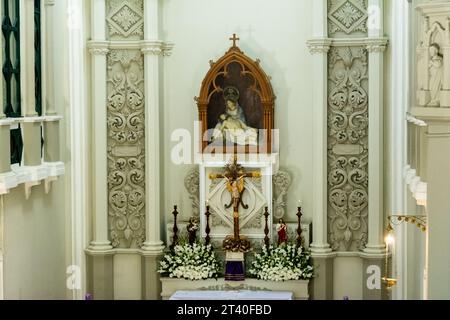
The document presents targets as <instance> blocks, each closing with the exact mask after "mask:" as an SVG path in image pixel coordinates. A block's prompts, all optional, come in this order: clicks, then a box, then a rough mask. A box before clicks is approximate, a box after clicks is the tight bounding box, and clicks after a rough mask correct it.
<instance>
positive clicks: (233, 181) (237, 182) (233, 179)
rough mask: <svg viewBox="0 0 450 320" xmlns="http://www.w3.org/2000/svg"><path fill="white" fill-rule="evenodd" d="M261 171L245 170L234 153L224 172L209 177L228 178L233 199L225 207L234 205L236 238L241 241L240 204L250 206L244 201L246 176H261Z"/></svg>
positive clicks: (245, 207) (245, 206)
mask: <svg viewBox="0 0 450 320" xmlns="http://www.w3.org/2000/svg"><path fill="white" fill-rule="evenodd" d="M260 177H261V173H260V172H257V171H255V172H245V171H244V168H243V167H242V166H241V165H240V164H238V163H237V155H234V157H233V161H232V162H230V163H229V164H227V165H226V166H225V173H224V174H215V173H211V174H210V175H209V178H210V179H211V180H214V179H226V180H227V189H228V191H229V192H230V194H231V201H230V203H229V204H225V208H226V209H229V208H231V206H233V221H234V226H233V227H234V240H235V241H239V240H240V236H239V206H240V205H242V207H243V208H244V209H247V208H248V206H247V205H246V204H245V203H244V202H243V201H242V194H243V193H244V191H245V182H244V178H260Z"/></svg>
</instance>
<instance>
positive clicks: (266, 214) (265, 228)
mask: <svg viewBox="0 0 450 320" xmlns="http://www.w3.org/2000/svg"><path fill="white" fill-rule="evenodd" d="M264 218H265V221H266V226H265V227H264V235H265V236H264V244H265V246H266V247H268V246H269V244H270V239H269V221H268V220H269V208H268V207H266V208H265V210H264Z"/></svg>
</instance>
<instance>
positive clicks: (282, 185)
mask: <svg viewBox="0 0 450 320" xmlns="http://www.w3.org/2000/svg"><path fill="white" fill-rule="evenodd" d="M272 183H273V191H274V192H273V217H274V218H275V219H276V220H278V219H280V218H283V217H284V215H285V214H286V207H287V205H286V196H287V192H288V190H289V187H290V186H291V183H292V177H291V175H290V174H289V173H288V172H286V171H282V170H279V171H278V172H277V174H275V175H274V176H273V178H272Z"/></svg>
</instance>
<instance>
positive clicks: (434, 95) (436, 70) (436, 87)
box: [428, 43, 443, 107]
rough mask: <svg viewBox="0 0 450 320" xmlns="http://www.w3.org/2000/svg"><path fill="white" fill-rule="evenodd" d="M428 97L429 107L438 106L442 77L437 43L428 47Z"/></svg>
mask: <svg viewBox="0 0 450 320" xmlns="http://www.w3.org/2000/svg"><path fill="white" fill-rule="evenodd" d="M429 71H430V95H431V102H430V103H429V104H428V106H429V107H439V106H440V93H441V90H442V77H443V57H442V54H441V53H440V47H439V45H438V44H437V43H433V44H432V45H431V46H430V63H429Z"/></svg>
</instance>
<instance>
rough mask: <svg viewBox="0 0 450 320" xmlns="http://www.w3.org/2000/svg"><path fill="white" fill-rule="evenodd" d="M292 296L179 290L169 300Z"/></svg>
mask: <svg viewBox="0 0 450 320" xmlns="http://www.w3.org/2000/svg"><path fill="white" fill-rule="evenodd" d="M293 299H294V294H293V293H292V292H287V291H250V290H234V291H206V290H190V291H187V290H179V291H176V292H175V293H174V294H173V295H172V296H171V297H170V300H293Z"/></svg>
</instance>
